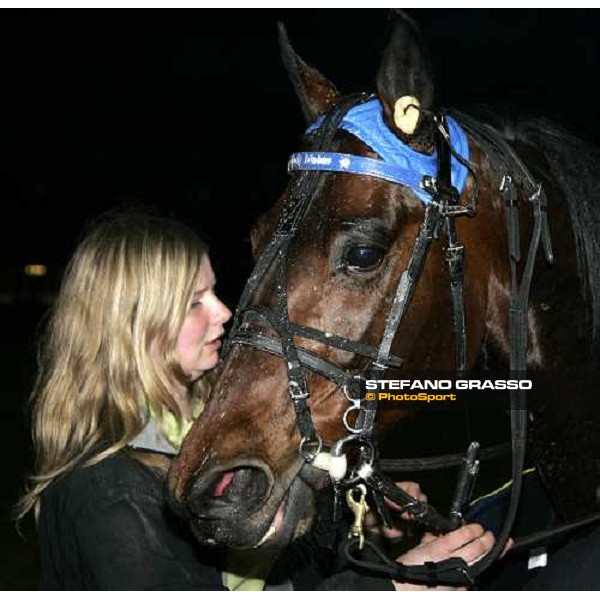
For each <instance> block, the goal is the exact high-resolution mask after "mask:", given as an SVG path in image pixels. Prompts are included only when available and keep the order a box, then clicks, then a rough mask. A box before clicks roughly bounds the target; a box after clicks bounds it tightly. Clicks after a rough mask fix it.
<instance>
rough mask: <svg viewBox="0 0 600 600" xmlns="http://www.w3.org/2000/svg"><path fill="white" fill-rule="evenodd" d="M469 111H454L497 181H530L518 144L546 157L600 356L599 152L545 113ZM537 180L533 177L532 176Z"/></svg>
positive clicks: (528, 186)
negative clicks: (566, 215)
mask: <svg viewBox="0 0 600 600" xmlns="http://www.w3.org/2000/svg"><path fill="white" fill-rule="evenodd" d="M470 113H475V114H477V116H478V118H474V117H473V116H471V114H466V113H462V112H458V111H452V114H454V115H455V116H456V117H457V119H458V121H459V122H460V123H461V125H463V127H464V128H465V129H466V130H467V131H468V132H469V133H470V134H471V135H472V136H473V137H474V138H475V139H476V140H477V143H478V144H479V145H480V146H481V147H482V149H483V150H484V151H485V153H486V154H487V156H488V159H489V161H490V164H491V166H492V168H493V170H494V171H495V172H496V173H498V177H499V180H500V179H501V178H502V176H503V175H504V174H509V175H510V176H511V177H512V178H513V181H514V182H515V183H516V184H517V185H519V184H520V185H522V186H525V189H526V190H527V191H528V193H532V192H533V191H535V190H534V187H533V186H532V184H531V181H530V178H531V177H532V176H531V174H530V173H529V169H528V167H527V166H526V165H525V164H524V163H523V162H522V161H521V159H520V158H519V156H518V154H517V150H516V148H514V145H515V144H524V145H527V146H529V147H533V148H534V149H535V150H536V151H537V152H538V153H539V154H540V155H541V156H542V157H543V159H544V160H545V162H546V164H547V167H548V169H549V171H550V172H549V173H545V175H546V177H547V178H548V179H549V180H551V181H555V182H556V183H557V185H558V187H559V188H560V190H561V192H562V196H563V200H564V203H565V204H566V205H567V207H568V210H569V216H570V223H571V228H572V231H573V236H574V240H575V248H576V254H577V272H578V275H579V279H580V281H581V292H582V294H583V297H584V299H585V301H586V302H587V303H589V307H590V316H591V318H592V324H593V329H592V331H593V345H594V353H595V354H596V355H598V354H600V150H598V149H597V148H595V147H594V146H592V145H591V144H589V143H587V142H585V141H584V140H582V139H580V138H578V137H577V136H575V135H574V134H573V133H572V132H570V131H568V130H567V129H565V128H563V127H561V126H560V125H558V124H557V123H555V122H553V121H551V120H550V119H547V118H545V117H530V116H527V117H525V118H514V117H508V116H500V115H498V114H497V113H494V112H492V111H490V110H489V109H487V108H481V107H479V108H476V109H472V110H471V111H470ZM534 180H535V179H534Z"/></svg>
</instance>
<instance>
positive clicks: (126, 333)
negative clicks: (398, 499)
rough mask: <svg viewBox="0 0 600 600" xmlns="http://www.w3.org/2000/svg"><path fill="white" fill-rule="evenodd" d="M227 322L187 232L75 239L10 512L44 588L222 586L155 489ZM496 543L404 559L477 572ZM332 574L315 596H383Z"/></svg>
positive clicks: (104, 226) (130, 216) (157, 228)
mask: <svg viewBox="0 0 600 600" xmlns="http://www.w3.org/2000/svg"><path fill="white" fill-rule="evenodd" d="M230 317H231V312H230V311H229V309H228V308H227V307H226V306H225V305H224V304H223V303H222V302H221V301H220V300H219V298H218V297H217V296H216V294H215V276H214V273H213V271H212V268H211V264H210V260H209V258H208V253H207V248H206V246H205V245H204V243H203V242H202V241H201V240H200V239H199V238H198V236H197V235H196V234H195V233H194V232H193V231H192V230H190V229H189V228H188V227H186V226H184V225H183V224H181V223H177V222H174V221H171V220H166V219H162V218H158V217H156V216H152V215H148V214H139V213H135V214H134V213H119V214H116V215H113V216H110V217H105V218H103V219H101V220H100V221H99V222H97V223H96V224H95V226H94V227H93V228H92V229H90V230H89V232H88V233H87V235H86V236H85V237H84V238H83V240H82V241H81V243H80V244H79V246H78V248H77V250H76V252H75V254H74V256H73V258H72V259H71V261H70V263H69V265H68V267H67V269H66V272H65V275H64V279H63V283H62V287H61V290H60V292H59V295H58V299H57V302H56V305H55V308H54V312H53V314H52V316H51V319H50V321H49V324H48V329H47V332H46V337H45V339H44V340H43V345H42V353H41V361H40V373H39V377H38V381H37V384H36V386H35V389H34V392H33V417H34V420H33V436H34V442H35V451H36V458H37V460H36V465H35V472H34V475H33V476H32V477H31V478H30V481H29V488H28V491H27V493H26V494H25V495H24V497H23V498H22V500H21V503H20V505H19V507H18V513H19V517H20V518H23V517H24V516H25V515H26V514H27V513H29V512H30V511H34V512H35V514H36V517H37V525H38V541H39V549H40V570H41V579H40V587H41V588H42V589H53V590H57V589H65V590H68V589H71V590H98V589H122V590H125V589H127V590H136V589H177V590H185V589H197V590H200V589H206V590H218V589H226V588H225V587H224V586H223V584H222V581H223V580H224V579H225V580H227V577H223V575H224V574H223V573H221V572H220V569H219V566H218V565H217V564H213V561H214V552H210V553H207V552H206V551H203V550H202V548H201V547H200V546H198V545H197V544H196V543H195V542H194V540H193V539H192V538H191V536H190V534H189V532H188V531H187V528H185V527H184V526H182V525H181V524H180V523H178V522H177V521H176V519H175V518H174V517H173V516H171V515H170V513H169V511H168V508H167V506H166V503H165V499H164V489H163V486H164V474H165V472H166V469H167V468H168V466H169V463H170V459H171V457H172V455H174V454H175V453H176V452H177V450H178V448H179V446H180V444H181V441H182V439H183V437H184V435H185V433H186V432H187V430H188V429H189V427H190V426H191V423H192V421H193V419H194V418H196V417H197V416H198V415H199V414H200V412H201V410H202V407H203V398H204V397H205V395H206V393H207V389H208V385H207V375H206V373H207V372H208V371H210V370H211V369H213V368H214V367H215V366H216V365H217V363H218V360H219V347H220V345H221V341H220V340H221V337H222V335H223V333H224V325H225V323H226V322H227V321H228V320H229V318H230ZM399 485H401V486H403V487H404V488H405V489H407V490H409V491H410V492H411V493H413V495H416V496H418V495H420V493H421V492H420V489H419V488H418V486H417V484H414V483H411V482H405V483H402V484H399ZM492 542H493V536H492V535H491V534H490V533H489V532H484V531H483V529H482V528H481V527H479V526H478V525H469V526H468V527H463V528H461V529H459V530H457V531H456V532H453V533H451V534H448V535H447V536H444V537H442V538H428V539H424V540H423V543H422V544H421V545H420V546H419V547H417V548H415V549H413V550H411V551H410V552H408V553H407V554H405V555H404V556H403V557H401V558H400V560H404V561H405V562H406V563H407V564H411V563H415V562H416V563H420V562H425V561H427V560H441V559H443V558H446V557H449V556H461V557H463V558H464V559H465V560H467V561H469V562H473V561H474V560H476V559H477V558H479V557H480V556H482V555H483V554H485V553H486V552H487V551H489V549H490V547H491V544H492ZM233 566H234V567H235V568H236V569H237V567H239V566H240V565H238V566H237V567H236V565H233ZM328 575H330V576H329V577H328ZM331 575H332V573H329V574H326V576H325V577H326V578H325V580H324V581H322V582H321V583H320V585H319V587H321V588H322V589H348V588H349V586H350V588H352V589H360V588H363V589H372V586H374V585H375V584H377V585H376V587H379V581H378V580H373V579H372V578H364V577H360V576H359V575H358V574H357V573H353V572H342V573H337V574H335V575H333V576H331ZM238 579H239V577H238ZM248 581H250V582H251V583H252V584H253V585H254V583H255V582H254V580H252V579H248ZM259 583H260V582H259ZM388 586H389V587H390V588H392V589H393V586H392V585H391V582H388ZM397 586H398V589H425V588H423V587H420V586H410V585H407V584H397ZM229 587H231V586H229ZM239 587H243V586H239ZM258 587H262V586H258ZM255 589H256V587H255Z"/></svg>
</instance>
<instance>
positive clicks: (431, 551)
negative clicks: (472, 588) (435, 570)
mask: <svg viewBox="0 0 600 600" xmlns="http://www.w3.org/2000/svg"><path fill="white" fill-rule="evenodd" d="M493 545H494V535H493V534H492V532H491V531H484V529H483V527H481V525H479V524H478V523H471V524H469V525H464V526H463V527H461V528H459V529H456V530H455V531H451V532H450V533H447V534H445V535H443V536H441V537H436V536H434V535H432V534H431V533H426V534H425V535H424V536H423V538H422V539H421V543H420V544H419V545H418V546H416V547H415V548H413V549H412V550H409V551H408V552H406V553H405V554H403V555H402V556H400V557H399V558H398V559H397V562H399V563H402V564H403V565H422V564H424V563H426V562H439V561H442V560H446V559H447V558H462V559H463V560H464V561H465V562H466V563H467V564H468V565H472V564H473V563H476V562H477V561H478V560H481V559H482V558H483V557H484V556H485V555H486V554H487V553H488V552H489V551H490V550H491V549H492V546H493ZM394 585H395V587H396V589H397V590H399V591H419V590H431V591H441V590H465V589H466V588H465V587H450V586H437V587H433V588H432V587H427V586H426V585H419V584H413V583H407V582H400V581H395V582H394Z"/></svg>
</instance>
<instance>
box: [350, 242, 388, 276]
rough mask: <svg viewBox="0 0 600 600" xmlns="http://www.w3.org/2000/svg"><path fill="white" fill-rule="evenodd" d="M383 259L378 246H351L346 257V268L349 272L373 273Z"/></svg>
mask: <svg viewBox="0 0 600 600" xmlns="http://www.w3.org/2000/svg"><path fill="white" fill-rule="evenodd" d="M382 259H383V250H382V249H381V248H378V247H377V246H350V248H348V250H347V251H346V254H345V255H344V261H343V262H344V267H345V268H346V269H348V270H349V271H372V270H373V269H375V268H376V267H378V266H379V264H380V263H381V260H382Z"/></svg>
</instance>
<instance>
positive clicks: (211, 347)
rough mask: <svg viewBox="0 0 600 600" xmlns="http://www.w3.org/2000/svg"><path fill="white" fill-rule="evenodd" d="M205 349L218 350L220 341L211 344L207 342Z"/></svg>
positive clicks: (218, 339)
mask: <svg viewBox="0 0 600 600" xmlns="http://www.w3.org/2000/svg"><path fill="white" fill-rule="evenodd" d="M206 347H207V348H210V349H211V350H218V349H219V348H220V347H221V339H220V338H217V339H216V340H213V341H212V342H207V343H206Z"/></svg>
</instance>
